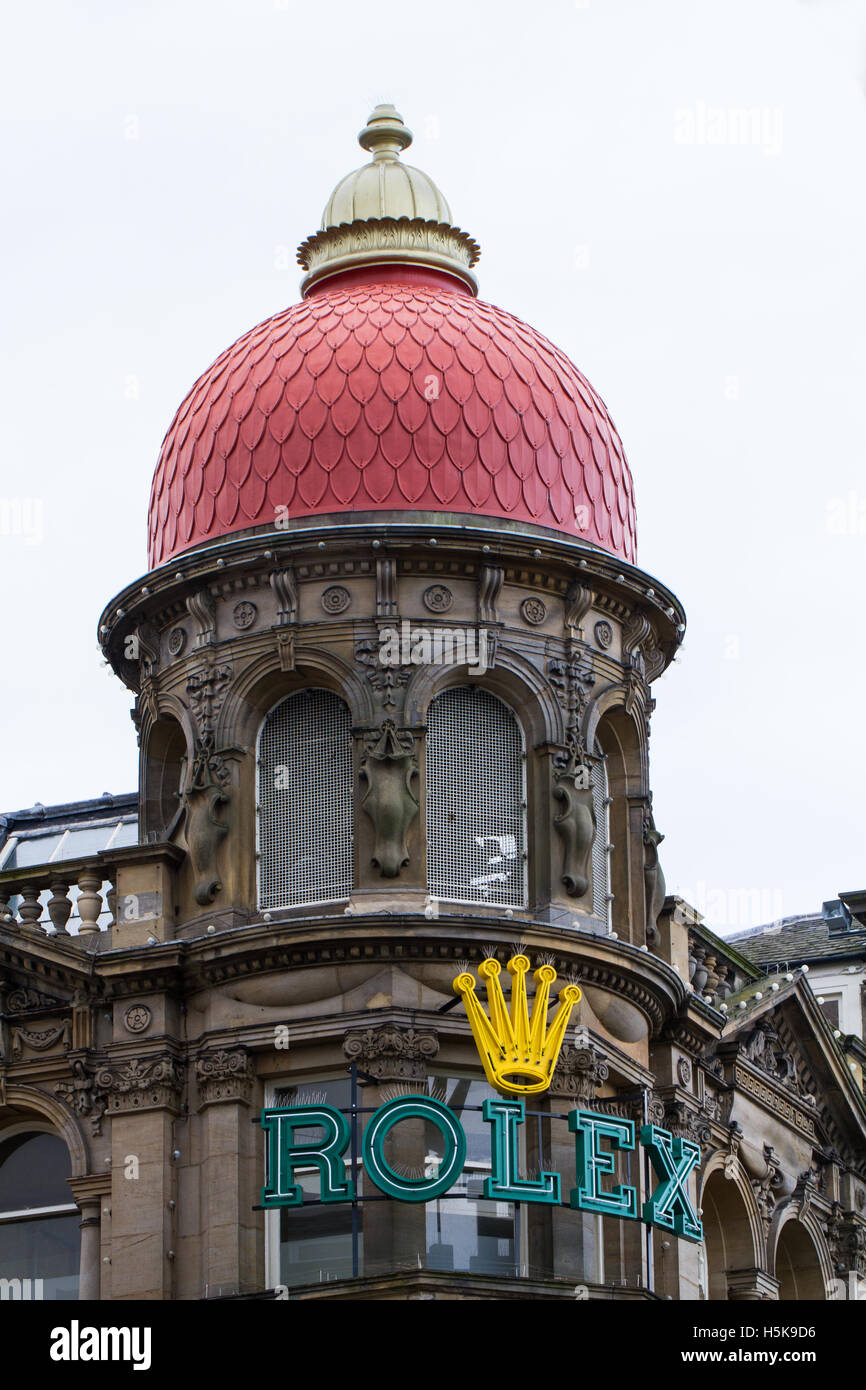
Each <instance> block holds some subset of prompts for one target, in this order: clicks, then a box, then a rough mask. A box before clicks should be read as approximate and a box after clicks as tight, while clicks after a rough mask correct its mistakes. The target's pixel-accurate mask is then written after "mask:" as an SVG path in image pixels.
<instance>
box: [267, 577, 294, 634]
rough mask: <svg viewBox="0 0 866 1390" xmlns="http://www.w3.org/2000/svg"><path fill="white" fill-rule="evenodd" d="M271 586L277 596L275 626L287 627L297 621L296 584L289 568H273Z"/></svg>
mask: <svg viewBox="0 0 866 1390" xmlns="http://www.w3.org/2000/svg"><path fill="white" fill-rule="evenodd" d="M270 584H271V588H272V589H273V591H274V593H275V594H276V598H277V622H276V626H277V627H288V626H289V625H290V624H292V623H296V622H297V621H298V586H297V583H296V581H295V572H294V570H293V569H291V568H287V569H284V570H274V572H273V573H272V575H271V578H270Z"/></svg>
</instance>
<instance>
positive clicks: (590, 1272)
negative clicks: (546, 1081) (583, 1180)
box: [527, 1044, 608, 1286]
mask: <svg viewBox="0 0 866 1390" xmlns="http://www.w3.org/2000/svg"><path fill="white" fill-rule="evenodd" d="M607 1076H608V1066H607V1063H606V1062H605V1060H604V1058H603V1056H602V1054H601V1053H600V1052H599V1051H597V1050H596V1049H595V1048H594V1047H592V1046H591V1045H589V1046H581V1047H574V1046H573V1045H572V1044H567V1045H566V1046H565V1047H563V1049H562V1051H561V1053H560V1055H559V1061H558V1063H557V1065H556V1070H555V1072H554V1073H553V1081H552V1082H551V1085H550V1090H549V1091H548V1098H549V1105H550V1109H551V1110H552V1111H553V1112H554V1113H556V1114H563V1115H567V1114H568V1112H569V1111H570V1110H580V1109H584V1110H586V1109H589V1110H591V1109H592V1108H593V1107H594V1105H595V1102H596V1090H597V1088H598V1087H599V1086H601V1085H603V1083H604V1082H605V1081H606V1080H607ZM527 1108H530V1107H527ZM531 1108H532V1109H541V1106H532V1107H531ZM550 1131H551V1137H550V1159H551V1168H552V1170H553V1171H554V1172H556V1173H561V1174H562V1200H563V1202H565V1203H567V1202H568V1199H569V1189H570V1187H571V1185H572V1180H571V1178H570V1177H569V1176H568V1175H569V1174H572V1173H573V1172H574V1150H575V1139H574V1135H573V1134H572V1133H571V1132H570V1131H569V1129H568V1126H567V1123H566V1121H565V1120H552V1121H551V1125H550ZM548 1210H549V1211H550V1220H551V1260H552V1267H551V1274H553V1275H554V1276H555V1277H556V1278H557V1279H573V1280H574V1282H575V1285H576V1286H582V1285H590V1284H594V1283H595V1282H596V1279H597V1270H598V1263H599V1258H600V1255H601V1251H600V1250H599V1248H598V1239H599V1221H598V1217H597V1216H596V1215H595V1214H594V1213H592V1212H586V1211H574V1210H572V1209H571V1208H569V1207H568V1206H560V1207H550V1208H549V1209H548Z"/></svg>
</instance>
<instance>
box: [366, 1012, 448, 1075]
mask: <svg viewBox="0 0 866 1390" xmlns="http://www.w3.org/2000/svg"><path fill="white" fill-rule="evenodd" d="M343 1052H344V1053H345V1055H346V1057H347V1059H348V1060H349V1062H354V1063H355V1065H356V1066H357V1067H359V1068H360V1070H361V1071H365V1072H367V1073H368V1074H369V1075H370V1076H374V1077H375V1078H376V1080H377V1081H424V1080H425V1079H426V1076H427V1067H428V1065H429V1063H430V1062H432V1061H433V1059H434V1058H435V1057H436V1055H437V1054H438V1052H439V1037H438V1034H436V1033H434V1032H432V1031H426V1030H425V1031H423V1032H416V1031H415V1029H414V1028H408V1029H404V1028H397V1027H395V1026H393V1025H391V1024H383V1025H382V1026H381V1027H379V1028H364V1029H358V1030H357V1031H354V1032H351V1033H347V1034H346V1037H345V1040H344V1042H343Z"/></svg>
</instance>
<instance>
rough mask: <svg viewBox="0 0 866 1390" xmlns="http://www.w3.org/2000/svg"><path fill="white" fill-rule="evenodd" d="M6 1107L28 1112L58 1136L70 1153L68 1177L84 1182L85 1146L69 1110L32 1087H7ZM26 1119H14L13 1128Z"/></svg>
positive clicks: (86, 1156) (86, 1164)
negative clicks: (47, 1125) (46, 1122)
mask: <svg viewBox="0 0 866 1390" xmlns="http://www.w3.org/2000/svg"><path fill="white" fill-rule="evenodd" d="M6 1105H7V1107H9V1108H12V1109H18V1110H24V1111H31V1112H33V1113H35V1114H36V1115H38V1116H39V1117H40V1119H42V1120H47V1121H48V1123H49V1125H50V1126H51V1129H52V1132H54V1133H56V1134H58V1135H59V1136H60V1138H61V1139H62V1140H63V1142H64V1144H65V1145H66V1147H67V1149H68V1150H69V1162H70V1166H71V1168H72V1172H71V1173H70V1177H72V1178H83V1177H85V1176H86V1175H87V1173H88V1171H89V1164H88V1155H87V1144H86V1142H85V1139H84V1135H83V1134H82V1132H81V1130H80V1129H79V1127H78V1123H77V1121H76V1119H75V1117H74V1115H73V1114H72V1112H71V1111H70V1110H68V1109H67V1108H66V1106H65V1105H63V1103H62V1102H61V1101H59V1100H56V1099H55V1098H54V1097H53V1096H49V1095H47V1094H46V1093H45V1092H44V1091H39V1090H37V1089H36V1087H35V1086H21V1085H14V1084H12V1085H8V1086H7V1087H6ZM26 1118H27V1117H26V1115H16V1116H15V1123H16V1125H17V1124H18V1122H19V1121H20V1120H23V1121H24V1122H26Z"/></svg>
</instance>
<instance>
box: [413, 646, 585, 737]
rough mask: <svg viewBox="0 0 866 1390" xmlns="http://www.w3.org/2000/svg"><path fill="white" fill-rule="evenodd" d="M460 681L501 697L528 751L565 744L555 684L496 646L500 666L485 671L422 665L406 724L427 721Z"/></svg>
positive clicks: (521, 659) (530, 664)
mask: <svg viewBox="0 0 866 1390" xmlns="http://www.w3.org/2000/svg"><path fill="white" fill-rule="evenodd" d="M455 685H477V686H478V687H479V689H481V690H487V691H489V692H490V694H491V695H497V696H498V697H499V699H500V700H502V701H503V703H504V704H506V705H507V706H508V707H509V709H510V710H512V712H513V713H514V715H515V718H516V719H517V721H518V723H519V724H520V726H521V728H522V731H523V737H524V740H525V743H526V747H527V749H529V748H532V747H537V746H538V745H539V744H545V743H555V744H562V743H564V742H565V724H564V721H563V716H562V711H561V709H560V707H559V703H558V701H557V698H556V694H555V692H554V690H553V687H552V686H551V684H550V682H549V681H548V680H547V679H546V678H545V677H544V676H543V675H542V674H541V672H540V671H538V670H537V669H536V668H535V667H534V666H533V665H532V663H531V662H529V661H526V660H525V658H524V657H522V656H520V655H519V654H518V653H516V652H513V651H510V650H509V649H508V647H504V646H497V648H496V664H495V666H491V667H490V668H489V669H488V670H486V671H485V672H484V673H483V674H477V673H474V672H473V671H471V670H470V669H469V667H468V666H467V665H462V666H419V667H418V669H417V671H416V672H415V673H414V674H413V675H412V676H411V678H410V680H409V683H408V685H407V687H406V707H405V708H406V723H407V724H410V725H414V726H418V725H421V724H424V723H425V721H426V717H427V710H428V709H429V707H430V702H431V701H432V700H433V699H435V697H436V696H437V695H441V694H442V692H443V691H444V690H448V689H450V688H451V687H452V686H455Z"/></svg>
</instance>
